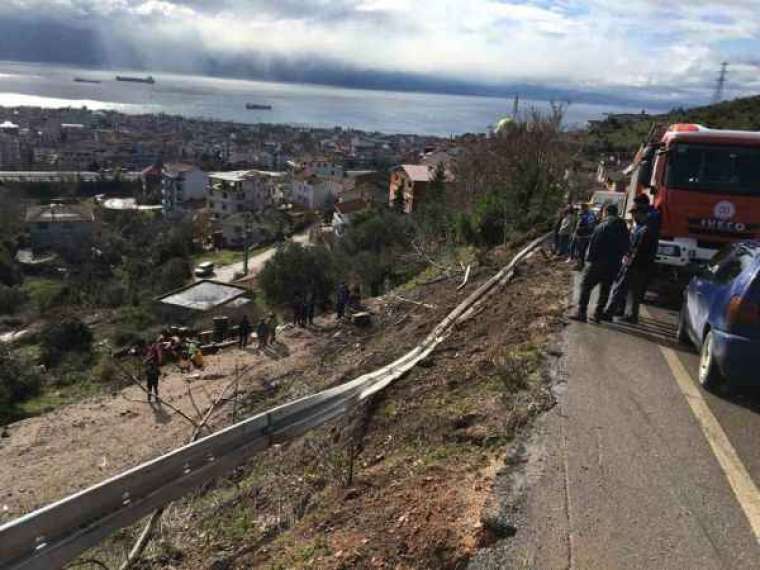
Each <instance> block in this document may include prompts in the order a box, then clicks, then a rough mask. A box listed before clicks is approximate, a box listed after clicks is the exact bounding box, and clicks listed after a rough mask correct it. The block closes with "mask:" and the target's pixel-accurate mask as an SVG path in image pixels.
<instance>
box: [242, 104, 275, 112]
mask: <svg viewBox="0 0 760 570" xmlns="http://www.w3.org/2000/svg"><path fill="white" fill-rule="evenodd" d="M245 108H246V109H248V110H249V111H271V110H272V106H271V105H257V104H256V103H246V104H245Z"/></svg>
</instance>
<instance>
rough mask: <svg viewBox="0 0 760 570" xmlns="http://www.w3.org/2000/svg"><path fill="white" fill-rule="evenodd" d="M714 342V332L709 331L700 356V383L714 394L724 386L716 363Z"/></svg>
mask: <svg viewBox="0 0 760 570" xmlns="http://www.w3.org/2000/svg"><path fill="white" fill-rule="evenodd" d="M714 342H715V340H714V336H713V333H712V331H708V332H707V334H706V335H705V340H704V342H703V343H702V350H701V354H700V356H699V383H700V384H701V385H702V387H703V388H704V389H705V390H708V391H709V392H714V391H715V390H717V389H718V388H719V387H720V386H721V385H722V384H723V376H722V375H721V373H720V370H719V369H718V363H717V362H715V352H714Z"/></svg>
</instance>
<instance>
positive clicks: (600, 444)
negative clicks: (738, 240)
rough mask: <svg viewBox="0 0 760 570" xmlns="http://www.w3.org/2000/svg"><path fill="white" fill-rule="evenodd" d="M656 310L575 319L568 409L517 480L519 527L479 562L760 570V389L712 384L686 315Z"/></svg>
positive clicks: (567, 371) (566, 369) (569, 342)
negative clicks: (706, 386) (602, 321)
mask: <svg viewBox="0 0 760 570" xmlns="http://www.w3.org/2000/svg"><path fill="white" fill-rule="evenodd" d="M592 308H593V303H592ZM646 315H647V316H646V317H645V318H643V319H642V322H641V324H640V325H638V326H636V327H633V326H623V325H617V324H615V325H602V326H599V325H593V324H586V325H584V324H580V323H573V324H571V325H570V326H569V327H568V328H567V329H566V331H565V338H564V346H563V350H564V354H563V356H562V358H561V359H560V370H559V373H560V376H561V379H562V381H561V383H560V384H559V387H558V390H557V396H558V406H557V407H556V408H554V409H553V410H552V411H551V412H550V413H548V414H547V415H546V416H544V418H542V420H541V421H540V422H539V425H538V427H537V430H536V432H535V433H534V435H533V436H532V439H531V440H530V441H529V442H527V445H526V448H525V452H524V457H523V460H524V463H525V466H524V468H523V469H521V470H520V473H521V475H520V476H519V477H518V478H517V479H515V481H513V484H512V487H511V488H512V489H513V490H514V489H516V488H517V489H519V488H524V489H525V490H524V491H523V492H522V494H521V498H520V499H519V500H517V502H518V503H519V504H513V505H511V508H512V510H513V511H514V513H513V514H512V515H511V516H512V517H513V519H514V522H515V526H516V527H517V534H516V536H515V537H514V538H512V539H510V540H508V541H503V542H502V543H500V546H497V547H496V548H495V549H493V551H492V552H491V553H489V554H488V555H486V556H484V557H482V559H481V560H480V561H479V562H478V564H476V565H473V566H474V567H476V568H499V567H517V568H541V569H544V568H583V569H585V568H604V569H608V568H657V569H659V568H674V569H676V568H677V569H697V568H698V569H712V568H715V569H726V568H760V492H759V491H758V483H760V393H759V392H758V391H757V390H753V391H745V392H742V393H739V394H736V395H728V394H723V395H720V396H715V395H712V394H709V393H706V392H705V391H704V390H702V389H701V388H700V387H699V385H698V383H697V382H696V377H697V367H698V356H697V354H696V353H695V352H693V351H690V350H688V349H684V348H683V347H680V346H678V345H677V344H676V343H675V341H674V333H675V327H676V315H675V313H673V312H672V311H667V310H664V309H660V308H656V307H652V306H648V307H647V309H646ZM758 379H759V380H760V373H759V374H758ZM513 479H514V477H513ZM515 496H516V495H515V494H514V493H513V496H512V499H511V500H512V501H515V500H516V499H515Z"/></svg>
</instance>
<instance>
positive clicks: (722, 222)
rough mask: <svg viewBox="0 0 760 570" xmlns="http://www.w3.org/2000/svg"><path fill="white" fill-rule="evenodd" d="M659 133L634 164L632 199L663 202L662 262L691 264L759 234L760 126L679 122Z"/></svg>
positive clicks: (630, 201) (657, 204) (678, 266)
mask: <svg viewBox="0 0 760 570" xmlns="http://www.w3.org/2000/svg"><path fill="white" fill-rule="evenodd" d="M654 133H655V130H654V129H653V131H652V133H650V140H652V139H654V141H653V142H649V143H646V144H645V145H643V146H642V148H641V149H640V150H639V152H638V154H637V155H636V159H635V160H634V162H633V164H632V165H631V166H630V167H629V170H628V172H629V173H630V174H632V179H631V184H630V186H629V188H628V192H627V205H628V207H630V206H631V205H632V204H633V198H634V197H635V196H636V195H637V194H640V193H646V194H648V195H649V196H650V200H651V201H652V203H653V204H654V205H655V207H656V208H657V209H658V210H659V212H660V216H661V226H660V245H659V250H658V255H657V262H658V263H659V264H660V265H661V266H665V267H671V268H674V269H675V270H677V271H679V270H683V269H690V268H694V267H695V266H698V265H701V264H704V263H705V262H707V261H709V260H710V259H711V258H712V257H713V255H715V253H716V251H718V249H720V248H721V247H722V246H723V245H725V244H726V243H730V242H733V241H737V240H743V239H757V238H758V237H759V236H760V132H750V131H729V130H717V129H708V128H706V127H703V126H701V125H695V124H676V125H671V126H670V127H669V128H668V129H667V130H666V131H665V132H664V134H662V135H661V137H656V138H654ZM657 138H659V140H657ZM665 267H663V268H665Z"/></svg>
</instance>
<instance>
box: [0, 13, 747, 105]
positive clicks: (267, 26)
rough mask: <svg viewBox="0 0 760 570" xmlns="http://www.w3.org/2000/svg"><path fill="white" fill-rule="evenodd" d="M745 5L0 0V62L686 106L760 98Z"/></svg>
mask: <svg viewBox="0 0 760 570" xmlns="http://www.w3.org/2000/svg"><path fill="white" fill-rule="evenodd" d="M757 7H758V1H757V0H720V1H719V2H716V1H708V0H669V1H667V2H663V1H661V0H577V1H576V0H503V1H502V0H332V1H330V0H2V2H0V59H4V60H25V61H43V62H61V63H64V62H65V63H72V64H83V65H97V66H110V67H130V68H140V69H151V70H168V71H177V72H189V73H200V74H218V75H235V76H252V77H256V78H271V79H281V80H295V81H298V80H303V81H307V82H325V83H333V84H344V85H346V84H347V85H355V86H370V87H391V88H393V87H398V86H412V87H413V88H420V89H430V90H441V91H452V90H457V89H459V90H462V89H464V90H473V91H474V92H477V91H478V90H483V91H484V92H485V91H489V90H497V91H498V90H503V91H504V92H505V93H507V92H509V91H510V90H520V89H522V90H525V89H529V90H530V89H535V90H536V91H537V92H543V93H544V94H548V95H547V96H549V95H551V96H555V95H558V96H562V95H563V94H566V95H567V96H568V97H579V96H580V97H586V98H594V97H597V98H604V97H611V98H615V97H617V98H623V99H629V100H631V101H652V100H657V101H663V102H664V103H666V104H670V103H672V104H673V105H680V104H685V105H690V104H697V103H702V102H706V101H709V99H710V98H711V95H712V92H713V90H714V85H715V80H716V77H717V74H718V70H719V68H720V63H721V62H722V61H728V62H729V63H730V67H729V75H728V83H727V86H726V95H727V97H735V96H743V95H750V94H755V93H757V92H760V73H758V67H759V66H760V56H756V55H755V54H760V15H758V10H757Z"/></svg>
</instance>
